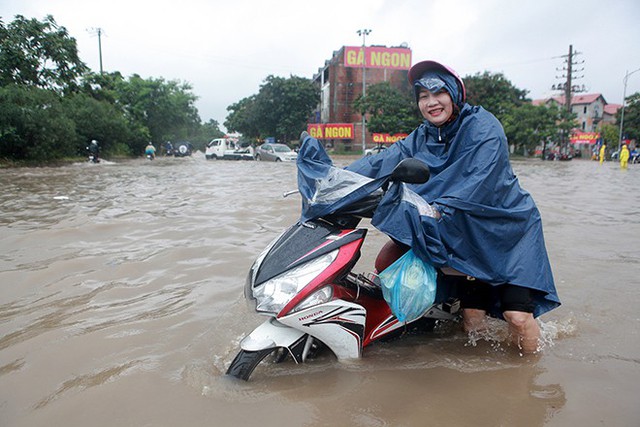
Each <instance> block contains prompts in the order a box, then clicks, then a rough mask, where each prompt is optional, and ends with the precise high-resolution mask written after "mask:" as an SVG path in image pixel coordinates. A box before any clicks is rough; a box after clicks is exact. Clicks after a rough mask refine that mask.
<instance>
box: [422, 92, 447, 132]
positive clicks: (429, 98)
mask: <svg viewBox="0 0 640 427" xmlns="http://www.w3.org/2000/svg"><path fill="white" fill-rule="evenodd" d="M418 108H419V109H420V113H422V116H423V117H424V118H425V119H426V120H428V121H429V123H431V124H433V125H434V126H437V127H440V126H442V125H443V124H445V123H446V122H447V120H449V118H450V117H451V115H452V114H453V101H452V100H451V96H449V92H447V91H446V90H444V89H441V90H440V91H438V92H436V93H431V92H429V91H428V90H427V89H421V90H420V94H419V95H418Z"/></svg>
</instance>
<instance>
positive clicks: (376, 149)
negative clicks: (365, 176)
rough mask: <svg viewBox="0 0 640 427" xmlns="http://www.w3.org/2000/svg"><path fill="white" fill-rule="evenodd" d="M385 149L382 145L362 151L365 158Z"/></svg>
mask: <svg viewBox="0 0 640 427" xmlns="http://www.w3.org/2000/svg"><path fill="white" fill-rule="evenodd" d="M386 149H387V147H386V146H384V145H376V146H375V147H373V148H367V149H366V150H364V155H365V156H373V155H374V154H378V153H380V152H382V151H384V150H386Z"/></svg>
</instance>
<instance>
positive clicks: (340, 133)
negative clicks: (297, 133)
mask: <svg viewBox="0 0 640 427" xmlns="http://www.w3.org/2000/svg"><path fill="white" fill-rule="evenodd" d="M307 132H309V135H311V136H312V137H314V138H316V139H353V137H354V135H353V132H354V131H353V123H325V124H308V125H307Z"/></svg>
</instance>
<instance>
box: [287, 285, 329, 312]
mask: <svg viewBox="0 0 640 427" xmlns="http://www.w3.org/2000/svg"><path fill="white" fill-rule="evenodd" d="M332 297H333V288H332V287H331V286H325V287H323V288H320V289H318V290H317V291H315V292H314V293H312V294H311V295H309V296H308V297H306V298H305V299H304V300H303V301H302V302H301V303H300V304H298V305H296V306H295V307H294V309H293V310H291V312H292V313H295V312H296V311H300V310H304V309H305V308H309V307H313V306H314V305H318V304H323V303H325V302H329V301H331V298H332Z"/></svg>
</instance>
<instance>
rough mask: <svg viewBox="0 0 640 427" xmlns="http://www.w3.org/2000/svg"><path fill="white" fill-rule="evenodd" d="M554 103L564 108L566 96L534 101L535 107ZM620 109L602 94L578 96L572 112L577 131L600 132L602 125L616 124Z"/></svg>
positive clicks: (572, 106) (572, 103) (573, 103)
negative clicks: (574, 116) (608, 102)
mask: <svg viewBox="0 0 640 427" xmlns="http://www.w3.org/2000/svg"><path fill="white" fill-rule="evenodd" d="M552 103H555V104H557V105H561V106H564V105H565V98H564V95H561V96H554V97H551V98H545V99H537V100H535V101H533V105H550V104H552ZM620 107H622V106H621V105H618V104H607V101H606V100H605V99H604V96H602V94H600V93H591V94H585V95H582V94H576V95H574V96H573V98H571V111H572V112H573V113H574V114H575V115H576V116H577V118H576V121H577V123H578V126H577V130H580V131H582V132H599V131H600V128H601V126H602V124H607V123H608V124H615V123H616V117H615V116H616V112H617V111H618V109H619V108H620Z"/></svg>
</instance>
